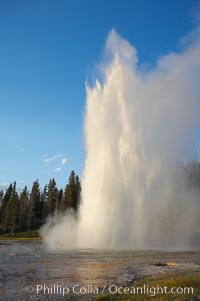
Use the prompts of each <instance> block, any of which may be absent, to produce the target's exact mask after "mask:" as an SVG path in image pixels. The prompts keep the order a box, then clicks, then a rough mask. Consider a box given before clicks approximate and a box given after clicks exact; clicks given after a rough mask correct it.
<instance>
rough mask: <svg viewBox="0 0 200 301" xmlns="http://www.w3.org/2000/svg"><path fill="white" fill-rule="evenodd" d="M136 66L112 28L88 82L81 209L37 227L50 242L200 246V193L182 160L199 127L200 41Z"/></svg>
mask: <svg viewBox="0 0 200 301" xmlns="http://www.w3.org/2000/svg"><path fill="white" fill-rule="evenodd" d="M185 41H186V44H187V46H186V45H185V46H184V49H182V51H180V52H179V53H174V52H171V53H169V54H167V55H165V56H163V57H160V58H159V59H158V60H157V62H156V64H155V66H154V67H153V68H151V69H147V68H142V67H141V66H140V65H139V62H138V55H137V50H136V49H135V48H134V46H132V45H131V44H130V43H129V42H128V41H126V40H124V39H123V38H122V37H120V36H119V35H118V34H117V33H116V31H115V30H112V31H111V32H110V33H109V34H108V37H107V42H106V45H105V57H106V59H105V60H104V61H103V62H102V64H101V66H100V70H101V72H102V73H101V78H103V79H102V80H101V81H98V80H96V83H95V85H94V86H93V87H90V86H89V85H86V92H87V98H86V108H85V122H84V127H85V146H86V159H85V168H84V174H83V179H82V201H81V207H80V210H79V216H78V217H77V216H74V214H73V213H72V212H71V213H70V212H68V213H66V215H65V216H62V217H56V216H55V217H52V218H51V219H50V220H49V221H48V222H47V223H46V225H45V226H44V227H43V228H42V231H41V233H42V236H43V237H44V240H45V243H46V245H47V247H48V248H50V249H65V248H132V249H148V248H171V249H195V248H199V247H200V218H199V213H200V197H199V192H198V191H197V190H196V189H188V187H187V185H185V175H184V173H183V171H182V169H181V168H180V163H181V162H187V160H191V159H193V158H194V157H195V154H196V148H195V131H196V130H197V128H198V127H199V121H200V118H199V116H200V115H199V112H200V111H199V104H200V38H199V34H198V30H195V31H194V32H193V33H192V34H190V35H189V36H188V37H187V38H186V39H185Z"/></svg>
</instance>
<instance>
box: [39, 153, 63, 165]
mask: <svg viewBox="0 0 200 301" xmlns="http://www.w3.org/2000/svg"><path fill="white" fill-rule="evenodd" d="M61 157H63V154H58V155H55V156H51V157H49V156H48V155H47V154H45V155H43V156H42V159H41V161H42V162H44V163H49V162H53V161H56V160H57V159H59V158H61Z"/></svg>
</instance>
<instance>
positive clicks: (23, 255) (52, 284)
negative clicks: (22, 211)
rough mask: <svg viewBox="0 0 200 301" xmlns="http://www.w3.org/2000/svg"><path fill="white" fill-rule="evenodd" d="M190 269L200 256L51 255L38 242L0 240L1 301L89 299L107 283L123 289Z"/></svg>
mask: <svg viewBox="0 0 200 301" xmlns="http://www.w3.org/2000/svg"><path fill="white" fill-rule="evenodd" d="M193 269H194V270H195V269H200V252H164V251H120V250H117V251H116V250H115V251H108V250H68V251H65V252H60V253H51V252H47V250H46V249H45V247H44V245H43V244H42V242H39V241H36V242H20V241H1V242H0V300H2V301H7V300H8V301H26V300H34V301H37V300H78V299H83V300H91V299H92V296H94V295H95V293H98V294H99V293H100V292H102V290H103V289H104V288H106V287H107V286H108V285H110V284H117V285H118V284H124V285H128V284H129V283H130V282H132V281H137V280H138V279H141V278H142V277H145V276H148V275H157V274H165V273H171V272H175V271H187V270H193ZM97 289H98V292H97ZM73 290H74V291H73ZM63 295H64V296H63Z"/></svg>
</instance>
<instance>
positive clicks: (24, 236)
mask: <svg viewBox="0 0 200 301" xmlns="http://www.w3.org/2000/svg"><path fill="white" fill-rule="evenodd" d="M0 240H41V237H40V235H39V232H38V231H24V232H16V233H13V234H11V233H7V234H2V235H0Z"/></svg>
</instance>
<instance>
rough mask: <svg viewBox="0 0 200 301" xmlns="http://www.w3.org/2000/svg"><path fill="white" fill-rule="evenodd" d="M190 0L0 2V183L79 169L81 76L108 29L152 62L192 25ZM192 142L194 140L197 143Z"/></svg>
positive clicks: (89, 73) (89, 71)
mask: <svg viewBox="0 0 200 301" xmlns="http://www.w3.org/2000/svg"><path fill="white" fill-rule="evenodd" d="M198 3H199V2H198V1H193V0H169V1H163V0H140V1H138V0H123V1H122V0H120V1H118V0H109V1H108V0H101V1H97V0H85V1H81V0H79V1H78V0H28V1H25V0H24V1H22V0H18V1H14V0H8V1H3V0H0V106H1V107H0V112H1V117H0V133H1V135H0V138H1V147H0V183H10V182H12V181H14V180H16V181H17V184H18V186H19V187H21V186H24V185H25V184H27V185H28V186H29V187H30V186H31V185H32V182H33V181H34V180H35V179H36V178H38V179H39V182H40V183H41V185H42V186H43V185H44V184H45V183H48V181H49V179H50V178H52V177H55V179H56V181H57V184H58V186H59V187H63V186H64V185H65V184H66V182H67V180H68V176H69V173H70V171H71V170H72V169H74V170H75V172H77V173H78V174H79V175H81V174H82V171H83V167H84V140H83V118H84V105H85V80H89V81H92V79H93V76H94V70H95V66H96V63H99V62H100V61H101V58H102V55H103V48H104V44H105V40H106V37H107V34H108V32H109V31H110V30H111V29H112V28H115V29H116V31H117V32H118V33H119V34H120V35H122V36H123V37H124V38H126V39H128V40H129V42H130V43H132V44H133V45H134V46H135V47H136V49H137V50H138V56H139V61H140V63H141V64H144V63H148V64H153V63H154V62H155V60H156V59H157V58H158V57H159V56H161V55H164V54H166V53H168V52H169V51H171V50H175V51H176V50H178V49H179V47H180V38H181V37H183V36H185V35H186V34H187V33H188V32H189V31H190V30H192V28H193V27H194V26H195V11H196V9H197V4H198ZM198 144H199V141H198Z"/></svg>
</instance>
